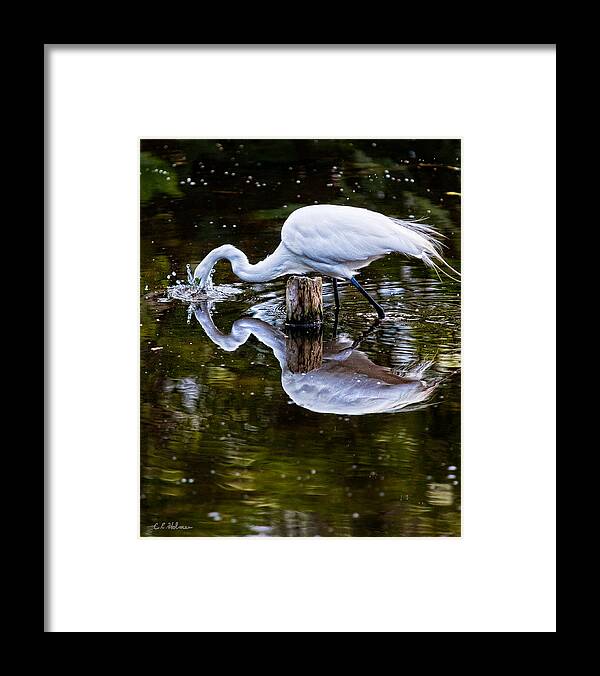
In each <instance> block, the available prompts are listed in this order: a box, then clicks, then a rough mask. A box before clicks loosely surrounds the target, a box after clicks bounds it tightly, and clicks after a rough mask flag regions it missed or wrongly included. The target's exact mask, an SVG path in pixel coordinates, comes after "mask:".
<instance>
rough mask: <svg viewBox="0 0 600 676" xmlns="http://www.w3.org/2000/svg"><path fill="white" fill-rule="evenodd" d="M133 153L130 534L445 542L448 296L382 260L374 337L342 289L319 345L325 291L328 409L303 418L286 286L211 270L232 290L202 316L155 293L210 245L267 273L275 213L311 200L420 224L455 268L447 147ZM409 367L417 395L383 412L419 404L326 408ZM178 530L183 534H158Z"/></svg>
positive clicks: (449, 502) (454, 184) (372, 272)
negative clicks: (135, 309)
mask: <svg viewBox="0 0 600 676" xmlns="http://www.w3.org/2000/svg"><path fill="white" fill-rule="evenodd" d="M373 143H375V144H376V145H373ZM142 150H143V157H142V164H141V181H142V190H141V196H142V209H141V267H142V269H141V291H142V297H141V390H142V391H141V406H142V411H141V453H142V456H141V524H140V532H141V534H142V535H144V536H160V537H163V536H208V535H235V536H240V535H241V536H248V535H261V536H262V535H287V536H290V535H301V536H315V535H320V536H419V535H434V536H457V535H460V376H459V372H458V369H459V366H460V295H459V294H460V287H459V286H458V285H457V284H456V283H454V282H452V281H450V280H445V279H444V280H439V279H438V278H437V277H436V276H435V274H434V273H433V272H432V271H430V270H427V269H425V268H424V267H423V266H422V265H421V264H419V263H418V262H412V261H408V260H406V259H404V258H402V257H401V256H388V257H386V258H384V259H382V260H380V261H377V262H375V263H374V264H372V265H371V266H370V267H369V268H366V269H365V270H363V271H362V274H361V282H362V283H363V284H364V286H365V287H366V288H367V290H368V291H369V292H370V293H372V295H374V296H375V297H376V298H377V299H378V301H379V302H380V303H381V304H382V305H383V306H384V307H385V309H386V312H387V313H388V315H389V316H388V317H387V318H386V319H385V320H384V321H383V322H381V323H380V324H378V325H376V326H375V327H373V326H372V325H373V320H374V315H373V313H372V312H371V309H370V307H369V306H368V305H367V304H366V303H365V302H364V300H363V299H362V298H361V297H360V296H359V295H358V294H357V293H356V292H355V291H354V290H353V289H352V288H350V287H348V286H347V285H342V286H341V295H342V312H341V314H340V317H339V327H338V332H337V336H336V337H334V336H333V335H332V334H331V331H332V326H333V313H332V310H331V305H332V302H333V298H332V291H331V285H330V284H329V280H324V281H325V294H324V297H325V304H326V305H327V306H328V310H327V311H326V319H327V321H326V326H325V334H324V357H325V358H326V360H325V361H324V364H325V369H324V370H322V371H320V373H321V375H322V376H326V377H328V378H330V380H328V381H327V382H326V386H327V388H329V389H328V391H330V392H331V393H333V394H334V395H337V398H338V401H337V403H336V406H335V408H334V409H332V410H333V412H318V411H324V410H330V409H328V408H327V406H326V405H324V404H323V401H324V399H323V395H320V399H319V404H318V405H316V406H315V405H312V404H311V401H313V402H314V391H310V388H309V391H308V394H307V389H306V387H305V386H304V384H301V386H300V387H298V386H297V384H298V382H299V381H298V378H294V377H293V374H292V375H291V374H290V373H289V372H288V371H286V367H285V350H284V349H283V348H281V344H282V343H281V341H282V340H283V341H284V343H285V337H284V338H283V339H282V336H283V335H284V334H283V331H284V326H283V319H284V316H283V303H284V285H285V280H284V279H283V280H282V279H279V280H274V281H273V282H272V283H266V284H254V285H252V284H243V283H240V282H239V281H237V280H236V279H235V277H233V275H232V274H231V272H230V270H229V268H228V266H227V265H226V264H225V263H223V264H220V265H219V267H218V269H217V273H216V275H215V283H216V284H220V285H226V286H227V287H228V288H229V290H230V291H231V292H232V293H231V294H230V295H229V297H227V298H225V299H223V300H220V301H218V302H215V303H214V304H213V306H212V307H204V308H199V307H191V308H190V307H188V306H187V305H186V304H184V303H181V302H178V301H166V299H165V292H164V290H165V288H166V287H167V286H171V285H173V284H175V283H176V280H184V279H185V265H186V263H197V262H198V261H199V260H200V259H201V258H202V257H203V256H204V254H205V253H206V252H207V251H209V250H210V249H212V248H214V247H216V246H219V245H221V244H225V243H233V244H235V245H236V246H238V247H239V248H241V249H243V250H244V251H245V252H246V253H247V254H248V257H249V258H250V260H251V261H252V262H255V261H256V260H258V259H260V258H263V257H264V256H265V255H266V254H267V253H270V252H271V251H272V250H273V249H274V248H275V247H276V245H277V243H278V239H279V230H280V228H281V225H282V224H283V221H284V220H285V217H286V216H287V214H289V213H290V211H292V210H293V209H294V208H296V207H298V206H301V205H304V204H313V203H315V202H318V203H336V204H351V205H354V206H363V207H367V208H370V209H374V210H376V211H381V212H382V213H386V214H389V215H392V216H397V217H402V218H407V217H409V216H410V215H411V214H412V215H414V216H415V217H421V216H429V217H430V222H431V224H433V225H435V226H436V227H438V228H439V229H440V230H441V231H442V232H443V233H444V235H445V236H446V237H447V239H446V240H445V241H446V244H447V246H448V249H447V250H446V256H447V258H448V260H449V262H450V263H451V264H452V265H453V266H454V267H457V266H459V261H460V171H459V167H460V148H459V143H458V142H457V141H449V140H444V141H376V142H373V141H319V142H318V143H316V142H314V141H221V142H220V143H218V144H217V142H215V141H168V140H167V141H156V140H153V141H145V142H143V143H142ZM167 178H168V179H169V180H168V181H167ZM172 273H175V276H173V274H172ZM233 292H235V293H233ZM248 327H250V328H253V329H254V331H252V330H247V331H246V333H247V335H246V336H245V337H244V336H243V335H241V334H242V333H244V331H243V329H244V328H245V329H248ZM257 327H258V328H257ZM260 327H262V329H261V328H260ZM232 331H233V333H232ZM369 331H370V332H369ZM241 337H243V338H244V340H240V338H241ZM359 340H360V343H359V344H358V345H357V346H356V348H355V349H351V347H352V344H353V343H354V342H356V341H359ZM228 341H229V342H228ZM231 341H233V342H231ZM278 345H279V348H278V347H277V346H278ZM278 349H279V352H278ZM282 349H283V352H282ZM344 350H349V354H348V355H347V356H346V358H345V359H344V360H343V361H344V362H345V363H344V364H341V363H340V364H337V365H334V366H333V367H332V366H331V361H327V360H330V359H331V356H332V355H337V354H339V353H340V352H343V351H344ZM282 355H283V356H282ZM423 364H428V368H427V370H426V371H425V372H424V374H423V380H424V383H425V384H423V385H417V384H416V383H415V384H414V386H412V385H410V384H407V385H406V387H405V388H404V389H403V390H402V388H400V390H398V392H400V394H398V392H397V393H396V395H395V396H396V399H397V400H398V397H400V396H405V397H406V396H408V395H407V393H408V390H409V389H410V388H411V387H412V388H413V389H414V390H415V392H417V393H418V394H419V393H420V396H421V395H422V397H421V399H419V400H418V401H414V402H412V403H411V402H410V401H409V402H408V403H407V404H406V405H405V406H403V407H400V408H398V409H397V410H396V412H385V411H387V410H388V409H387V408H386V407H385V406H381V407H380V408H379V409H378V410H381V411H384V412H377V413H374V412H370V413H365V414H361V411H360V410H359V408H357V407H360V405H361V404H360V401H359V400H358V399H356V398H355V399H354V400H353V404H352V405H353V406H354V409H353V410H348V409H347V408H346V409H345V408H344V407H343V406H341V405H340V404H339V401H340V400H344V401H346V399H344V397H345V396H347V395H348V396H350V399H352V387H351V386H349V385H348V382H349V380H350V381H351V379H352V376H353V373H354V372H355V373H356V374H357V376H356V377H357V379H358V381H360V380H361V379H362V380H363V381H364V380H367V379H368V378H370V377H371V376H373V378H374V380H373V381H372V383H371V384H372V385H373V387H378V386H377V379H378V377H381V378H382V379H383V380H385V379H386V378H387V379H389V380H390V383H392V385H393V386H395V385H397V383H398V378H402V376H403V374H406V373H407V372H408V373H410V372H411V370H412V371H414V369H415V367H416V366H417V365H423ZM394 374H395V375H394ZM315 378H316V376H315ZM331 378H333V380H331ZM336 379H337V380H336ZM341 379H345V380H344V381H343V383H344V384H343V385H340V384H339V383H342V380H341ZM394 379H396V380H394ZM417 380H419V379H418V378H417ZM314 382H315V379H313V383H314ZM358 386H361V383H360V382H358V384H357V387H358ZM363 386H364V383H363ZM344 392H346V394H344ZM423 393H425V394H423ZM376 396H379V395H376ZM410 396H413V398H414V397H415V395H414V394H413V393H410ZM311 397H312V400H311ZM417 398H418V397H417ZM175 523H178V524H179V525H180V526H187V527H189V529H187V530H176V529H169V528H168V525H169V524H175ZM157 524H158V528H156V527H155V526H156V525H157ZM162 524H164V526H165V527H164V528H161V527H160V526H161V525H162Z"/></svg>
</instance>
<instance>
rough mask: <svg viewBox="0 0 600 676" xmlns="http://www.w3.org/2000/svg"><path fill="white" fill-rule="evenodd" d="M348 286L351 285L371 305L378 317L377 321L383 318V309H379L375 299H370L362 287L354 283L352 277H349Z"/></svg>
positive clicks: (354, 280) (379, 306)
mask: <svg viewBox="0 0 600 676" xmlns="http://www.w3.org/2000/svg"><path fill="white" fill-rule="evenodd" d="M350 284H352V286H354V287H356V288H357V289H358V290H359V291H360V292H361V293H362V295H363V296H364V297H365V298H366V299H367V300H368V301H369V303H371V305H372V306H373V307H374V308H375V310H377V316H378V317H379V319H383V318H384V317H385V312H384V311H383V308H382V307H381V305H379V303H377V302H376V301H375V299H374V298H372V297H371V296H370V295H369V294H368V293H367V292H366V291H365V290H364V289H363V288H362V286H361V285H360V284H359V283H358V282H357V281H356V279H355V278H354V277H350Z"/></svg>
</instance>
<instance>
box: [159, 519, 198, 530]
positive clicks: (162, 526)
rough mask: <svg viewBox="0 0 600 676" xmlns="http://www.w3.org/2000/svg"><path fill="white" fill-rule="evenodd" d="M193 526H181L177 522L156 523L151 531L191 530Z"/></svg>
mask: <svg viewBox="0 0 600 676" xmlns="http://www.w3.org/2000/svg"><path fill="white" fill-rule="evenodd" d="M192 528H193V526H182V525H180V523H179V521H160V522H159V521H157V522H156V523H154V524H153V525H152V530H192Z"/></svg>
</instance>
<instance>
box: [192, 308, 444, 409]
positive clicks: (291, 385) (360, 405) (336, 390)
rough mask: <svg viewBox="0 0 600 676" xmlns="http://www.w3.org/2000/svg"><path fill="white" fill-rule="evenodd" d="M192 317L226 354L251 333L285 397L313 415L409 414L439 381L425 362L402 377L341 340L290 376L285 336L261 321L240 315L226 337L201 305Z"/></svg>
mask: <svg viewBox="0 0 600 676" xmlns="http://www.w3.org/2000/svg"><path fill="white" fill-rule="evenodd" d="M194 315H195V317H196V319H197V320H198V322H199V323H200V325H201V326H202V328H203V329H204V331H205V333H206V335H207V336H208V337H209V338H210V339H211V340H212V341H213V343H215V344H216V345H218V346H219V347H221V348H222V349H223V350H226V351H227V352H233V351H234V350H237V349H238V347H240V346H241V345H243V344H244V343H245V342H246V341H247V340H248V338H249V337H250V336H251V335H253V336H256V338H258V340H260V342H261V343H263V344H264V345H266V346H267V347H269V348H271V350H272V351H273V354H274V355H275V357H276V358H277V361H278V362H279V366H280V368H281V385H282V387H283V389H284V391H285V392H286V394H287V395H288V396H289V397H290V399H291V400H292V401H293V402H294V403H295V404H297V405H298V406H301V407H302V408H306V409H308V410H309V411H314V412H315V413H336V414H338V415H365V414H367V413H396V412H398V411H402V410H414V409H415V408H417V407H420V406H423V405H425V403H426V402H427V401H428V400H429V399H431V397H432V396H433V393H434V392H435V391H436V389H437V388H438V386H439V384H440V382H441V378H433V377H427V376H426V375H425V372H426V371H427V369H428V368H429V367H430V366H431V365H432V362H430V361H427V362H422V363H421V364H419V365H416V366H415V365H413V366H412V367H410V368H407V369H406V370H405V371H404V372H402V373H398V372H394V371H392V369H390V368H387V367H385V366H379V365H378V364H375V363H373V362H372V361H371V360H370V359H369V358H368V357H367V355H366V354H365V353H364V352H360V351H359V350H357V349H356V346H357V344H358V343H359V342H360V341H354V342H352V341H351V340H350V339H348V338H346V337H338V338H336V339H335V340H334V341H332V342H330V343H328V344H325V345H324V346H323V347H324V349H323V359H322V363H321V366H320V367H318V368H315V369H314V370H312V371H308V372H307V373H293V372H292V371H291V370H290V368H289V364H288V352H287V350H288V348H287V345H286V335H285V333H282V332H281V331H279V329H276V328H275V327H274V326H271V325H270V324H267V322H264V321H262V320H261V319H254V318H253V317H242V318H240V319H237V320H236V321H235V322H233V325H232V327H231V332H230V333H229V334H228V335H226V334H224V333H222V332H221V331H219V329H218V328H217V327H216V326H215V324H214V322H213V320H212V317H211V316H210V312H209V311H208V309H207V306H206V305H205V304H203V305H201V306H200V307H198V308H196V310H195V312H194ZM372 328H373V327H372ZM367 333H368V332H367ZM316 340H319V339H316Z"/></svg>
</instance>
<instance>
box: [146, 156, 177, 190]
mask: <svg viewBox="0 0 600 676" xmlns="http://www.w3.org/2000/svg"><path fill="white" fill-rule="evenodd" d="M159 193H163V194H165V195H170V196H171V197H180V196H181V191H180V190H179V188H178V187H177V176H176V175H175V174H174V173H171V171H170V169H169V165H168V164H167V163H166V162H165V161H164V160H161V159H160V158H158V157H156V156H155V155H153V154H152V153H149V152H142V153H141V154H140V199H141V201H142V202H149V201H150V200H151V199H152V198H153V197H154V196H155V195H157V194H159Z"/></svg>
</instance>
